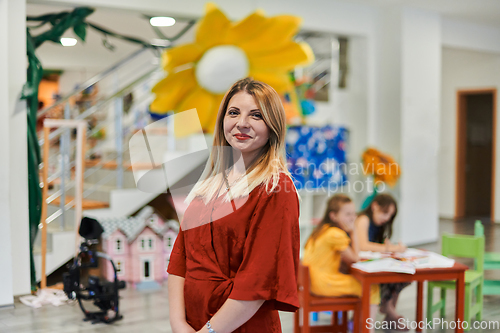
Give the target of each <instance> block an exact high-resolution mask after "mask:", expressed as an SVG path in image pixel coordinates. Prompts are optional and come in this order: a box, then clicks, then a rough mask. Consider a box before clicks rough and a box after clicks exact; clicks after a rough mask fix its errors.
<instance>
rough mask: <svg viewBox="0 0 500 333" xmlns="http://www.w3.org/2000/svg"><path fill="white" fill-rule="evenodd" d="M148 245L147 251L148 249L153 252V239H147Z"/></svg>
mask: <svg viewBox="0 0 500 333" xmlns="http://www.w3.org/2000/svg"><path fill="white" fill-rule="evenodd" d="M148 245H149V249H150V250H153V249H154V245H155V243H154V239H153V238H149V239H148Z"/></svg>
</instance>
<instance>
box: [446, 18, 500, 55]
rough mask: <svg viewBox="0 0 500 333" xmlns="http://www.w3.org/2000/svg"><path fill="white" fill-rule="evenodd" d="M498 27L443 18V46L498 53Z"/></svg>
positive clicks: (499, 30) (499, 31) (499, 37)
mask: <svg viewBox="0 0 500 333" xmlns="http://www.w3.org/2000/svg"><path fill="white" fill-rule="evenodd" d="M499 41H500V28H496V27H492V26H486V25H481V24H477V23H470V22H465V21H461V20H454V19H449V18H448V19H443V22H442V42H443V46H444V47H452V48H458V49H467V50H476V51H484V52H494V53H500V42H499Z"/></svg>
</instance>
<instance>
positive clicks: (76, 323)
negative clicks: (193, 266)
mask: <svg viewBox="0 0 500 333" xmlns="http://www.w3.org/2000/svg"><path fill="white" fill-rule="evenodd" d="M440 232H441V233H460V234H473V232H474V227H473V221H467V220H464V221H460V222H452V221H447V220H443V221H441V223H440ZM485 235H486V248H487V251H495V252H500V225H495V226H490V225H486V226H485ZM420 248H425V249H429V250H432V251H436V252H439V251H440V244H438V243H432V244H426V245H423V246H420ZM498 273H500V272H498ZM487 276H488V277H496V278H498V279H500V275H499V274H496V276H495V275H492V274H488V275H487ZM121 296H122V300H121V303H120V304H121V307H122V313H123V315H124V318H123V319H122V320H121V321H118V322H116V323H114V324H112V325H104V324H95V325H92V324H91V323H88V322H83V321H82V318H83V315H82V313H81V311H80V309H79V307H78V305H77V304H73V305H65V306H61V307H53V306H44V307H42V308H40V309H32V308H29V307H27V306H25V305H23V304H22V303H19V302H18V301H16V304H15V308H13V309H12V308H10V309H9V308H7V309H0V332H1V333H32V332H33V333H72V332H82V333H91V332H95V333H107V332H120V333H132V332H134V333H137V332H141V333H142V332H144V333H146V332H147V333H154V332H172V331H171V329H170V325H169V321H168V296H167V288H166V283H165V285H164V287H163V289H162V290H160V291H156V292H138V291H135V290H131V289H130V290H128V289H127V290H124V291H122V292H121ZM424 297H425V295H424ZM436 297H437V292H436ZM447 297H448V300H447V318H446V320H448V321H452V320H453V318H454V303H455V297H454V293H453V292H452V291H450V292H449V293H448V295H447ZM415 299H416V286H415V284H412V285H411V286H409V287H407V288H406V289H404V290H403V292H402V293H401V295H400V298H399V302H398V311H399V312H400V313H401V314H402V315H404V316H405V317H406V318H408V319H410V320H413V319H414V318H415ZM424 299H425V298H424ZM484 310H485V311H484V316H483V317H484V318H483V320H484V321H498V322H500V296H485V297H484ZM280 316H281V321H282V327H283V332H285V333H292V332H293V314H292V313H287V312H281V313H280ZM328 319H329V318H328V316H327V315H326V314H323V313H321V314H320V322H323V321H327V320H328ZM381 319H382V316H381V315H379V316H378V317H377V320H381ZM377 332H384V331H382V330H380V331H379V330H378V331H377ZM433 332H453V330H447V331H446V330H443V331H441V330H434V331H433ZM470 332H491V333H494V332H495V333H496V332H498V330H477V331H473V330H471V331H470Z"/></svg>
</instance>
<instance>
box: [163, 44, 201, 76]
mask: <svg viewBox="0 0 500 333" xmlns="http://www.w3.org/2000/svg"><path fill="white" fill-rule="evenodd" d="M203 52H204V49H203V48H202V47H201V46H200V45H198V44H184V45H180V46H176V47H174V48H171V49H169V50H167V51H165V52H164V53H163V54H162V56H161V60H162V67H163V69H164V70H166V71H167V72H171V71H172V70H173V69H174V68H175V67H177V66H180V65H184V64H188V63H190V62H195V61H197V60H199V59H200V57H201V56H202V54H203Z"/></svg>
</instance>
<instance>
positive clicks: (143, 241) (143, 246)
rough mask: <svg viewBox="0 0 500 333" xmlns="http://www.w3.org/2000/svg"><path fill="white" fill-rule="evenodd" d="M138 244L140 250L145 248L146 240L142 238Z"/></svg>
mask: <svg viewBox="0 0 500 333" xmlns="http://www.w3.org/2000/svg"><path fill="white" fill-rule="evenodd" d="M140 246H141V250H145V249H146V240H145V239H144V238H142V239H141V242H140Z"/></svg>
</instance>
